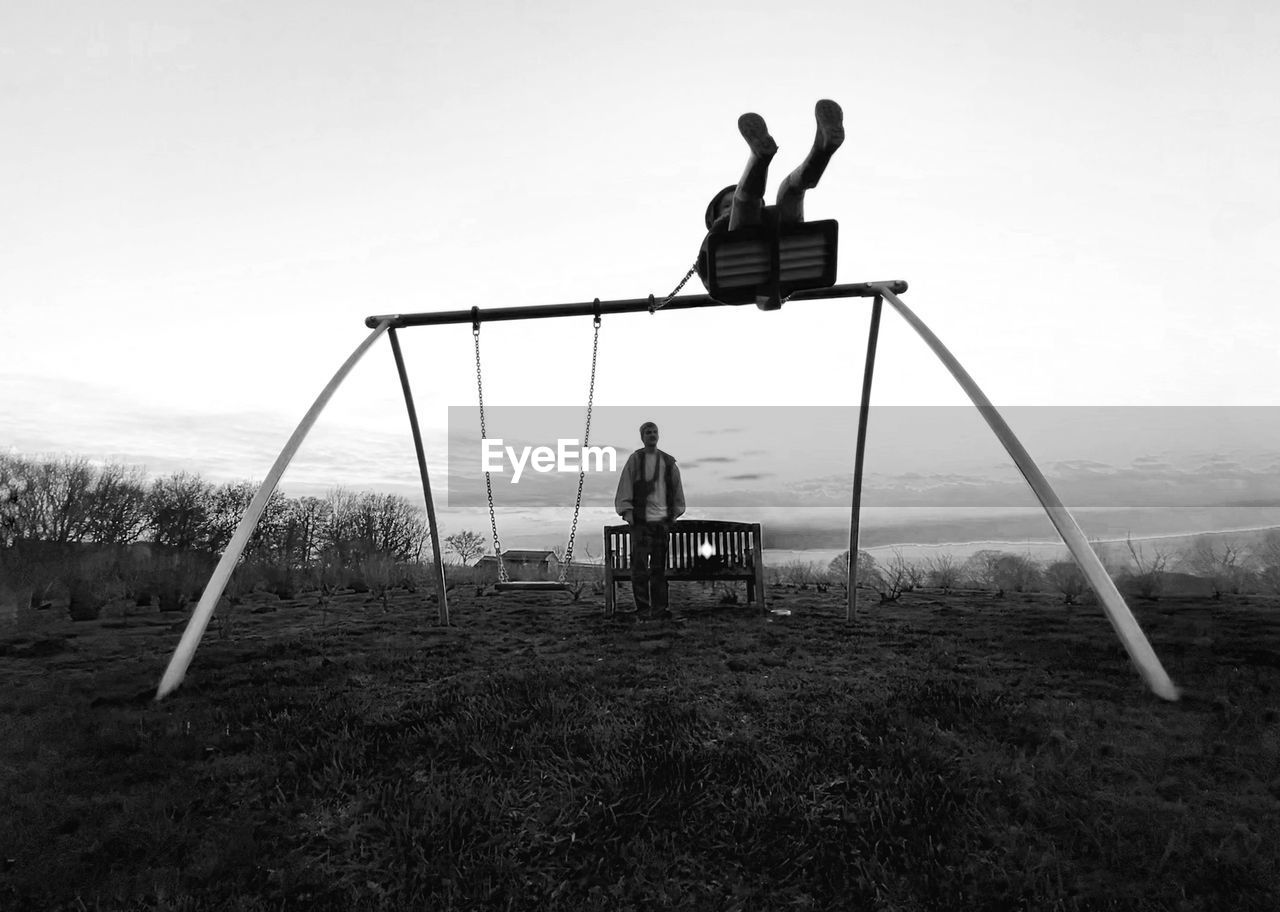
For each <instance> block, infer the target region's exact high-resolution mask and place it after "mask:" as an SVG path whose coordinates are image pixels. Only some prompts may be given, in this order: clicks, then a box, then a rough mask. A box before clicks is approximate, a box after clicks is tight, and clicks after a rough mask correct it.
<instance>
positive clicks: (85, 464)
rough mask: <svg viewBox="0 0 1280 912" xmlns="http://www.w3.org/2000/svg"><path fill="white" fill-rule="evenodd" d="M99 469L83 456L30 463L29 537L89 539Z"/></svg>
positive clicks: (49, 539) (66, 539)
mask: <svg viewBox="0 0 1280 912" xmlns="http://www.w3.org/2000/svg"><path fill="white" fill-rule="evenodd" d="M96 477H97V472H96V471H95V470H94V468H93V466H91V465H90V464H89V460H87V459H85V458H84V457H83V456H79V457H71V456H64V457H62V458H60V459H55V460H50V461H47V462H39V463H34V464H30V475H29V476H28V479H27V481H28V488H27V494H26V497H27V508H28V510H29V514H28V515H29V525H30V528H29V529H28V530H27V535H25V536H24V537H26V538H37V539H41V540H43V541H51V542H60V543H66V542H79V541H84V540H85V539H86V538H88V533H89V517H90V516H91V515H92V503H93V483H94V480H95V479H96Z"/></svg>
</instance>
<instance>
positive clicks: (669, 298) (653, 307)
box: [649, 260, 698, 314]
mask: <svg viewBox="0 0 1280 912" xmlns="http://www.w3.org/2000/svg"><path fill="white" fill-rule="evenodd" d="M697 271H698V261H697V260H694V261H693V265H692V266H690V267H689V271H688V272H686V273H685V274H684V278H683V279H681V280H680V284H679V285H677V286H676V287H675V288H673V289H671V294H669V295H667V296H666V297H665V298H663V299H662V300H661V301H658V302H657V303H654V300H653V295H649V313H651V314H652V313H657V312H658V311H659V310H661V309H662V308H664V307H666V306H667V305H668V304H670V303H671V302H672V301H674V300H675V297H676V295H678V294H679V293H680V289H681V288H684V286H685V284H686V283H687V282H688V281H689V280H690V279H691V278H693V274H694V273H695V272H697Z"/></svg>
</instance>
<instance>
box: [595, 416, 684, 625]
mask: <svg viewBox="0 0 1280 912" xmlns="http://www.w3.org/2000/svg"><path fill="white" fill-rule="evenodd" d="M640 440H641V441H642V442H643V443H644V446H643V447H641V448H640V449H638V450H636V451H635V452H634V453H632V454H631V455H630V457H628V458H627V462H626V465H624V466H623V467H622V473H621V476H620V477H619V478H618V493H617V495H616V496H615V497H614V501H613V505H614V509H615V510H616V511H617V513H618V515H619V516H621V517H622V519H623V521H624V522H626V524H627V525H628V526H630V527H631V591H632V594H633V596H634V598H635V607H634V609H632V612H634V613H636V614H637V615H639V616H641V617H657V618H664V619H666V618H670V617H671V611H670V608H669V602H668V599H667V532H668V531H669V530H670V529H671V525H672V523H674V522H675V521H676V519H677V518H678V517H680V516H681V515H683V514H684V508H685V506H684V485H683V483H682V482H681V480H680V467H679V466H677V465H676V460H675V457H674V456H672V455H671V454H669V453H664V452H663V451H662V450H660V449H658V426H657V425H656V424H654V423H653V422H652V421H646V422H645V423H644V424H642V425H640ZM632 612H624V613H632Z"/></svg>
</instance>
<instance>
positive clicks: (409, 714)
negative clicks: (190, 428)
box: [0, 585, 1280, 912]
mask: <svg viewBox="0 0 1280 912" xmlns="http://www.w3.org/2000/svg"><path fill="white" fill-rule="evenodd" d="M772 595H773V605H774V606H775V607H783V608H788V609H790V611H791V613H790V615H789V616H774V615H768V616H761V615H760V614H759V613H758V612H755V611H753V610H748V609H747V608H745V607H744V606H742V605H741V604H736V605H735V604H725V603H722V600H721V599H722V594H721V593H719V592H717V591H715V590H713V589H710V588H702V587H700V586H696V585H688V586H683V587H677V590H676V608H677V613H678V614H679V615H680V616H681V618H682V622H681V623H662V622H648V623H640V624H636V623H627V622H622V621H618V620H611V619H606V618H604V617H602V616H601V613H600V597H599V596H598V595H596V596H586V597H584V598H583V599H582V600H581V601H579V602H572V601H570V600H569V598H568V597H567V596H564V595H527V596H522V595H505V596H498V595H494V594H479V595H478V594H477V593H476V591H475V587H474V586H468V587H465V588H464V587H459V588H457V589H455V590H453V592H451V593H450V598H451V607H452V613H453V619H454V626H452V627H450V628H441V627H438V626H436V625H435V623H434V619H435V614H436V611H435V607H434V605H433V604H432V603H431V600H430V599H429V598H427V597H425V596H424V595H423V594H422V593H417V594H414V593H408V592H403V591H400V592H396V593H394V594H393V595H392V597H391V599H390V601H389V602H388V603H385V604H384V603H382V602H379V601H378V600H376V599H372V598H369V597H367V596H364V595H359V594H356V593H347V594H343V595H339V596H338V597H337V598H335V599H334V600H333V602H332V603H331V604H330V605H329V606H328V607H326V608H323V609H322V608H321V607H320V606H319V605H318V598H317V597H316V596H307V597H302V598H298V599H295V600H291V601H286V602H282V601H279V600H276V599H274V598H271V597H267V596H261V595H259V596H256V597H255V600H254V601H252V602H250V603H247V604H245V605H241V606H239V607H238V608H237V610H236V613H234V614H232V615H230V616H224V617H221V618H215V620H214V622H213V624H212V625H211V626H210V629H209V633H208V635H207V636H206V638H205V642H204V644H203V645H202V646H201V648H200V650H199V651H198V652H197V654H196V658H195V662H194V664H193V666H192V668H191V672H190V674H189V677H188V679H187V681H186V683H185V685H184V686H183V687H182V688H181V689H180V690H179V691H178V692H177V693H176V694H174V695H173V696H172V697H171V698H169V699H168V700H166V701H164V702H162V703H159V704H157V703H154V702H153V701H152V700H151V696H152V694H153V693H154V688H155V685H156V683H157V681H158V679H159V676H160V674H161V672H162V670H163V667H164V665H165V662H166V661H167V659H168V656H169V654H170V652H171V651H172V649H173V647H174V645H175V644H176V642H177V638H178V635H179V633H180V630H181V627H182V622H183V621H184V617H183V616H182V615H163V614H158V613H156V612H155V611H154V609H131V613H127V612H126V611H125V610H124V609H123V608H120V607H117V608H113V609H110V610H109V611H108V612H107V615H109V616H104V618H103V619H102V620H97V621H87V622H83V623H79V624H71V623H69V622H65V621H61V620H57V619H53V618H50V617H49V616H48V615H49V612H40V613H37V614H36V615H35V618H36V619H35V620H32V619H31V617H28V618H26V619H25V620H24V622H23V624H22V626H20V627H7V628H0V729H2V730H3V731H4V732H5V737H4V738H3V739H0V767H2V768H3V775H2V776H0V821H3V825H2V826H0V908H4V909H15V910H17V909H22V910H39V909H86V908H87V909H96V908H102V909H155V910H158V909H182V910H204V909H254V910H256V909H262V910H266V909H281V908H297V909H332V910H359V909H406V908H421V909H513V910H526V909H563V910H576V909H599V910H627V909H635V910H649V909H690V910H704V909H715V910H720V909H725V910H730V909H739V910H757V909H763V910H768V909H873V908H879V909H939V910H942V909H947V910H968V909H1019V908H1024V909H1071V910H1086V909H1088V910H1092V909H1116V910H1131V909H1145V910H1156V909H1169V910H1175V909H1176V910H1198V909H1205V910H1208V909H1230V910H1268V912H1273V910H1275V909H1276V908H1280V869H1278V858H1280V854H1278V853H1277V852H1276V846H1277V845H1280V600H1276V599H1264V598H1260V597H1259V598H1241V597H1234V598H1233V597H1225V598H1224V599H1222V600H1221V601H1210V600H1189V599H1164V600H1161V601H1158V602H1138V603H1136V604H1135V610H1136V613H1137V615H1138V617H1139V619H1140V620H1141V622H1142V623H1143V625H1144V626H1145V629H1146V630H1147V632H1148V634H1149V636H1150V637H1151V640H1152V642H1153V644H1154V646H1155V649H1156V651H1157V653H1158V654H1159V655H1160V656H1161V658H1162V659H1163V660H1164V662H1165V664H1166V667H1167V668H1168V670H1169V672H1170V674H1171V675H1172V676H1173V678H1174V680H1175V681H1176V682H1177V683H1178V684H1180V685H1181V686H1182V687H1184V688H1185V689H1186V691H1187V698H1186V699H1184V700H1183V701H1182V702H1180V703H1176V704H1169V703H1164V702H1161V701H1159V700H1157V699H1155V698H1154V697H1152V696H1150V695H1148V694H1147V693H1146V692H1145V691H1144V689H1143V687H1142V685H1141V683H1140V681H1139V679H1138V677H1137V675H1136V674H1135V673H1134V672H1133V670H1132V669H1131V668H1130V667H1129V664H1128V661H1127V659H1126V658H1125V656H1124V654H1123V652H1122V651H1121V649H1120V647H1119V646H1118V644H1117V643H1116V641H1115V638H1114V636H1113V635H1112V632H1111V629H1110V627H1109V626H1108V624H1107V623H1106V621H1105V619H1104V618H1103V616H1102V614H1101V612H1100V611H1099V610H1098V609H1097V608H1096V607H1095V606H1092V605H1085V606H1074V607H1067V606H1064V605H1063V604H1061V602H1060V601H1059V600H1057V599H1054V598H1051V597H1049V596H1045V595H1034V596H1032V595H1010V596H1009V597H1007V598H1002V599H997V598H994V597H993V596H992V594H991V593H983V594H978V593H970V594H965V593H961V594H952V595H947V596H943V595H942V594H940V593H937V592H931V591H916V592H911V593H908V594H906V595H904V596H903V598H902V599H901V600H900V601H899V602H896V603H892V604H886V605H871V606H869V607H868V608H867V609H866V610H865V611H864V613H863V615H862V617H860V618H859V620H858V621H857V623H855V624H853V625H849V624H846V623H845V622H844V621H843V610H844V608H843V606H844V594H843V593H842V592H841V591H840V590H839V589H838V588H837V589H831V590H829V591H827V592H822V593H820V592H816V591H814V590H812V589H805V590H797V589H782V588H775V589H774V590H773V593H772Z"/></svg>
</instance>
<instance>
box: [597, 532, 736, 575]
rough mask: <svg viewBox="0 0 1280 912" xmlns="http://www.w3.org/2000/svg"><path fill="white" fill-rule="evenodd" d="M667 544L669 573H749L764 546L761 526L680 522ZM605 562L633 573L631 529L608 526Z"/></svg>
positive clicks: (605, 539)
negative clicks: (712, 569) (702, 567)
mask: <svg viewBox="0 0 1280 912" xmlns="http://www.w3.org/2000/svg"><path fill="white" fill-rule="evenodd" d="M667 541H668V548H667V568H668V569H669V570H691V569H694V568H695V567H697V566H698V565H699V564H700V563H702V564H707V565H711V566H719V567H724V568H726V569H730V568H742V569H746V568H750V567H754V566H755V561H756V549H757V548H759V547H760V544H761V538H760V523H738V522H720V521H718V520H709V519H690V520H678V521H677V522H676V523H675V524H674V525H673V526H672V529H671V532H670V533H668V539H667ZM704 552H705V553H704ZM604 559H605V564H606V566H609V567H612V568H613V569H614V570H619V571H627V572H628V573H629V572H630V570H631V533H630V526H625V525H621V526H605V529H604Z"/></svg>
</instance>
